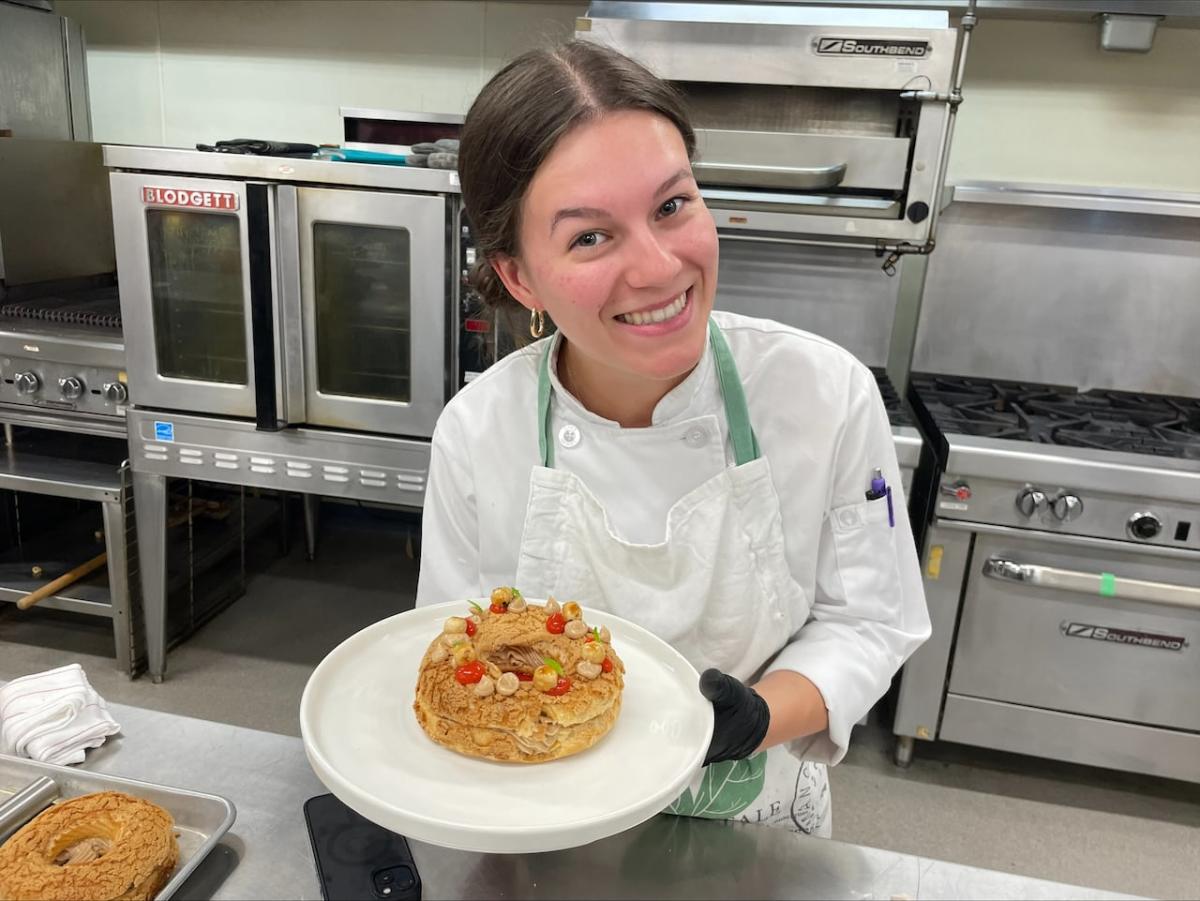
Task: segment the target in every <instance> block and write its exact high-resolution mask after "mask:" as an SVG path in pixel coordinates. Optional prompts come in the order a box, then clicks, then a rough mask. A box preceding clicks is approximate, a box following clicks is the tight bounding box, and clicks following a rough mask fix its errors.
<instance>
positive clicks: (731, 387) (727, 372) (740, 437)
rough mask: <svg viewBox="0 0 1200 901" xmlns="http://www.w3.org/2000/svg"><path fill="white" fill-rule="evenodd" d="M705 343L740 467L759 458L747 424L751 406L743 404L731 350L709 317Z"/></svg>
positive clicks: (748, 423)
mask: <svg viewBox="0 0 1200 901" xmlns="http://www.w3.org/2000/svg"><path fill="white" fill-rule="evenodd" d="M708 343H709V344H710V345H711V346H712V350H713V360H714V361H715V362H716V364H717V380H718V381H719V382H720V384H721V397H722V398H723V399H724V400H725V421H726V422H728V423H729V438H730V440H731V441H732V442H733V459H734V461H735V462H736V463H737V465H738V466H742V465H744V464H746V463H749V462H750V461H751V460H757V459H758V458H759V456H760V451H759V449H758V439H757V438H756V437H754V429H753V428H752V427H751V426H750V409H749V408H748V407H747V406H746V392H745V391H743V390H742V380H741V378H740V377H739V376H738V371H737V365H736V364H735V363H734V362H733V353H732V352H731V351H730V350H729V345H728V344H727V343H726V342H725V336H724V335H722V334H721V330H720V329H719V328H718V327H717V324H716V322H714V321H713V320H712V319H709V320H708Z"/></svg>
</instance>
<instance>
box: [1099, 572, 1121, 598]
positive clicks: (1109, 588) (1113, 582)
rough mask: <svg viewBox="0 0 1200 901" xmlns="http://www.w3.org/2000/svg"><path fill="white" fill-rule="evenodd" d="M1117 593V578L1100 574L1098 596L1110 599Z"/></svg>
mask: <svg viewBox="0 0 1200 901" xmlns="http://www.w3.org/2000/svg"><path fill="white" fill-rule="evenodd" d="M1116 593H1117V577H1116V576H1114V575H1113V574H1112V573H1100V594H1102V595H1104V597H1106V598H1111V597H1113V596H1114V595H1115V594H1116Z"/></svg>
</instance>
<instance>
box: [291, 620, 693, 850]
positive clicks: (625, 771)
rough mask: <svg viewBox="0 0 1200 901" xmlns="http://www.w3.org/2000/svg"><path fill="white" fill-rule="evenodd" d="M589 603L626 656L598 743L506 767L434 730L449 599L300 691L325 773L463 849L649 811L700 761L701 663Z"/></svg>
mask: <svg viewBox="0 0 1200 901" xmlns="http://www.w3.org/2000/svg"><path fill="white" fill-rule="evenodd" d="M483 603H487V602H486V601H483ZM534 603H538V602H537V601H534ZM584 610H585V616H586V618H587V621H588V623H590V624H592V625H597V626H608V628H609V630H610V631H611V632H612V636H613V638H612V641H613V647H614V648H615V649H616V651H617V653H618V654H619V655H620V657H621V659H622V660H623V661H624V663H625V689H624V692H623V695H622V698H621V713H620V715H619V716H618V717H617V722H616V725H615V726H613V728H612V730H611V731H610V732H609V733H608V735H606V736H605V737H604V738H602V739H601V740H600V741H599V742H597V743H596V744H595V745H593V746H592V747H591V748H589V749H588V750H586V751H583V752H581V753H579V754H574V755H572V756H570V757H564V758H562V759H561V760H553V761H550V762H548V763H537V764H520V763H495V762H492V761H489V760H479V759H476V758H472V757H466V756H463V755H462V754H458V753H456V752H454V751H451V750H449V749H448V748H443V747H442V746H441V745H438V744H436V743H435V742H434V741H433V740H432V739H430V738H429V737H428V736H427V735H426V734H425V732H424V731H423V730H422V729H421V727H420V725H419V724H418V723H417V718H416V715H415V714H414V713H413V709H412V704H413V699H414V697H415V693H416V684H417V668H418V666H419V665H420V662H421V657H422V655H423V654H424V653H425V649H426V648H427V647H428V646H429V643H430V642H431V641H432V640H433V639H434V638H435V637H436V636H437V635H438V634H439V633H440V632H441V629H442V623H443V622H444V621H445V619H446V617H447V616H453V615H462V614H465V613H466V612H468V611H467V602H466V601H451V602H449V603H446V604H436V605H433V606H430V607H420V608H417V609H416V610H410V611H408V612H406V613H401V614H399V615H397V616H393V617H389V618H388V619H385V620H382V621H381V622H378V623H375V625H373V626H369V627H367V628H366V629H363V630H362V631H361V632H358V633H357V634H355V635H352V636H350V637H349V638H347V639H346V640H345V641H343V642H342V643H341V644H340V645H338V646H337V647H336V648H334V649H333V651H332V652H330V654H329V656H327V657H326V658H325V659H324V660H323V661H321V664H320V665H319V666H318V667H317V668H316V670H315V671H314V672H313V674H312V676H311V677H310V678H309V680H308V685H306V686H305V688H304V697H303V698H302V699H301V701H300V732H301V735H302V736H303V738H304V750H305V752H306V753H307V754H308V760H309V763H310V764H311V765H312V768H313V771H314V772H315V773H316V774H317V778H319V779H320V780H321V782H323V783H324V784H325V786H326V787H327V788H328V789H329V790H330V791H331V792H333V794H334V795H335V796H336V797H337V798H339V799H340V800H341V801H342V802H343V803H344V804H346V805H347V806H348V807H351V808H353V809H354V810H356V811H358V812H359V813H360V814H362V815H363V816H364V817H366V818H367V819H369V820H371V821H372V822H375V823H378V824H379V825H381V826H384V827H386V828H388V829H391V830H392V831H394V832H398V833H400V834H402V835H406V836H408V837H410V838H414V839H418V840H420V841H423V842H429V843H431V844H434V845H442V846H444V847H447V848H456V849H459V850H463V851H480V852H491V853H527V852H535V851H554V850H557V849H559V848H571V847H575V846H576V845H583V844H587V843H588V842H592V841H595V840H596V839H600V838H604V837H606V836H609V835H615V834H616V833H618V832H622V831H624V830H626V829H629V828H631V827H633V826H636V825H637V824H638V823H641V822H643V821H645V820H648V819H649V818H650V817H652V816H654V815H655V814H656V813H659V812H660V811H662V810H663V808H665V807H666V806H667V805H668V804H670V803H671V802H672V801H673V800H675V798H676V797H678V796H679V795H680V794H681V793H682V791H683V789H684V788H685V787H686V786H687V784H688V782H689V781H690V780H691V778H692V776H693V775H695V773H696V772H697V771H698V770H699V769H700V766H701V764H702V763H703V761H704V754H705V752H706V751H707V750H708V743H709V741H710V740H711V738H712V729H713V715H712V705H711V704H710V703H709V702H708V701H706V700H705V699H704V697H703V696H702V695H701V694H700V691H699V689H698V687H697V685H698V681H699V676H698V675H697V673H696V670H695V669H693V668H692V666H691V664H689V663H688V662H687V661H686V660H685V659H684V658H683V657H682V656H680V654H679V653H678V652H677V651H676V650H675V649H674V648H672V647H671V646H670V645H668V644H667V643H666V642H664V641H662V640H661V639H659V638H656V637H655V636H654V635H652V634H651V633H649V632H647V631H646V630H645V629H643V628H641V627H640V626H637V625H634V624H633V623H630V622H628V621H626V620H623V619H621V618H620V617H617V616H612V615H610V614H607V613H601V612H599V611H590V612H588V611H587V608H586V607H585V608H584Z"/></svg>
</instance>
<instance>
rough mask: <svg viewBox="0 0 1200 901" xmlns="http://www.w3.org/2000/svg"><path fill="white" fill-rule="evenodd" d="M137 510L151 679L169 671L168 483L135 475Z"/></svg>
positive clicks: (148, 475) (156, 477)
mask: <svg viewBox="0 0 1200 901" xmlns="http://www.w3.org/2000/svg"><path fill="white" fill-rule="evenodd" d="M133 500H134V506H135V508H136V510H137V542H138V569H139V570H140V571H141V576H142V605H143V609H144V615H145V620H146V659H147V662H148V668H149V671H150V678H151V680H153V681H154V682H161V681H162V680H163V676H165V675H166V672H167V480H166V477H164V476H160V475H155V474H154V473H146V472H135V473H134V474H133Z"/></svg>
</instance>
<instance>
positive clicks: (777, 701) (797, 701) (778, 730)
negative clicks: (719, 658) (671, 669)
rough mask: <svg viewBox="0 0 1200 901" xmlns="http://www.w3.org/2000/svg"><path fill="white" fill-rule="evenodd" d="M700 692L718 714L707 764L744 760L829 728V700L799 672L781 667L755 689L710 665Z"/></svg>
mask: <svg viewBox="0 0 1200 901" xmlns="http://www.w3.org/2000/svg"><path fill="white" fill-rule="evenodd" d="M700 693H701V694H702V695H704V697H706V698H708V700H710V701H711V702H712V705H713V717H714V722H713V737H712V741H711V742H710V743H709V746H708V754H707V755H705V758H704V765H705V766H708V764H710V763H715V762H717V761H719V760H741V759H742V758H744V757H749V756H750V755H751V754H753V753H754V752H755V751H758V750H760V749H766V748H769V747H771V746H772V745H777V744H781V743H782V742H785V741H791V740H792V739H794V738H801V737H803V736H805V735H814V734H816V733H818V732H823V731H824V730H826V729H828V728H829V712H828V711H827V710H826V709H825V699H824V698H823V697H822V696H821V692H820V691H819V690H818V689H817V687H816V686H815V685H813V683H812V682H810V681H809V680H808V679H806V678H805V677H804V676H801V675H800V674H799V673H794V672H790V671H787V670H779V671H776V672H773V673H770V674H768V675H767V676H766V677H765V678H763V679H762V680H761V681H760V682H758V683H757V684H756V685H755V686H754V688H750V687H749V686H747V685H744V684H742V683H741V682H739V681H738V680H737V679H735V678H733V677H732V676H729V675H726V674H725V673H723V672H721V671H720V670H718V669H707V670H705V671H704V673H703V674H701V676H700Z"/></svg>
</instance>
